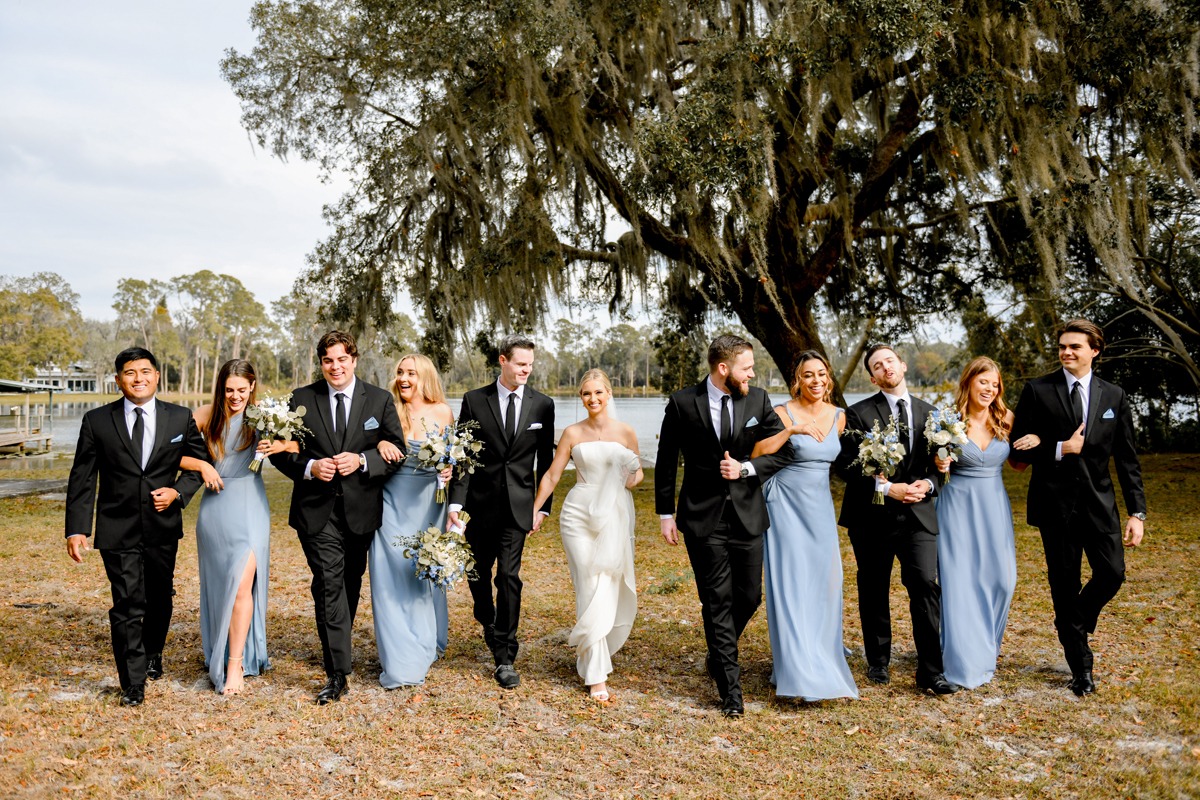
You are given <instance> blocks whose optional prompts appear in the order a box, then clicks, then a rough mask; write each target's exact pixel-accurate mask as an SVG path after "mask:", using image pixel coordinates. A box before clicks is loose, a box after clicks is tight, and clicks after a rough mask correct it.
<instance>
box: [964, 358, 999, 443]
mask: <svg viewBox="0 0 1200 800" xmlns="http://www.w3.org/2000/svg"><path fill="white" fill-rule="evenodd" d="M985 372H994V373H996V384H997V387H996V398H995V399H994V400H992V404H991V405H990V406H988V414H987V430H988V432H989V433H991V434H992V435H993V436H995V437H996V438H997V439H999V440H1000V441H1002V442H1007V441H1008V426H1007V425H1005V418H1006V417H1008V406H1007V405H1005V403H1004V376H1003V375H1001V374H1000V365H999V364H997V363H996V362H995V361H993V360H992V359H990V358H988V357H987V356H976V357H975V358H973V359H971V363H969V364H967V366H966V367H964V368H963V372H962V377H960V378H959V379H958V389H957V390H956V391H955V392H954V406H955V408H957V409H958V415H959V416H960V417H962V418H963V419H964V420H965V419H966V418H967V404H968V402H970V399H971V381H973V380H975V379H976V378H977V377H979V376H980V375H982V374H983V373H985Z"/></svg>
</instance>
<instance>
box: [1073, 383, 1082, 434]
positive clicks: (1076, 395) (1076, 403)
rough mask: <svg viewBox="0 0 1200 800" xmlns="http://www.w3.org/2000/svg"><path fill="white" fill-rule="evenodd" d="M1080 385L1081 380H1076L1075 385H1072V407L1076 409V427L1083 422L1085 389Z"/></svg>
mask: <svg viewBox="0 0 1200 800" xmlns="http://www.w3.org/2000/svg"><path fill="white" fill-rule="evenodd" d="M1079 386H1080V383H1079V381H1075V385H1074V386H1072V387H1071V408H1072V409H1074V411H1075V426H1076V427H1078V426H1080V425H1082V424H1083V390H1082V389H1080V388H1079Z"/></svg>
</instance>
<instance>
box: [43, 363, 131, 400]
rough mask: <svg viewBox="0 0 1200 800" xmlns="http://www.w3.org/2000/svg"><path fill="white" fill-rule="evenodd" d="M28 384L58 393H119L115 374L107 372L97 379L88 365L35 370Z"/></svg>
mask: <svg viewBox="0 0 1200 800" xmlns="http://www.w3.org/2000/svg"><path fill="white" fill-rule="evenodd" d="M26 382H27V383H33V384H37V385H38V386H45V387H46V388H47V389H53V390H54V391H56V392H100V393H103V394H116V393H117V381H116V377H115V376H114V375H113V373H112V372H106V373H105V374H103V375H101V376H100V377H99V378H97V376H96V370H95V369H94V368H93V367H92V365H91V364H87V363H78V364H71V365H69V366H67V367H56V366H49V367H43V368H41V369H38V370H35V371H34V373H33V377H32V378H29V379H27V381H26Z"/></svg>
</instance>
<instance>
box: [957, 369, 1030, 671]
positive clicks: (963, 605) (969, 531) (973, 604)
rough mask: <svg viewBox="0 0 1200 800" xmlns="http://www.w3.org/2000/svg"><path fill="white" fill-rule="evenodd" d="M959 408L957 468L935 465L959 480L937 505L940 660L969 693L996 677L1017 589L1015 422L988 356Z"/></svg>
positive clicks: (964, 388) (969, 377)
mask: <svg viewBox="0 0 1200 800" xmlns="http://www.w3.org/2000/svg"><path fill="white" fill-rule="evenodd" d="M954 404H955V406H956V408H957V409H958V413H959V415H960V416H961V417H962V419H963V421H964V422H965V423H966V426H967V439H968V441H967V443H966V444H964V445H963V447H962V453H961V455H959V457H958V459H957V460H956V461H951V460H949V459H946V460H942V459H935V462H936V463H937V466H938V469H940V470H941V471H942V472H948V473H951V474H952V475H953V476H954V480H952V481H949V482H947V483H946V484H945V485H944V486H943V487H942V488H941V490H940V493H939V495H938V502H937V517H938V531H939V533H938V537H937V544H938V580H939V583H940V584H941V587H942V659H943V661H944V664H945V674H946V680H948V681H950V682H951V683H955V684H958V685H959V686H962V687H965V688H968V689H972V688H974V687H976V686H980V685H982V684H984V683H987V682H988V681H990V680H991V679H992V676H993V675H994V674H995V671H996V659H997V657H998V656H999V655H1000V643H1001V640H1002V639H1003V638H1004V628H1005V626H1006V625H1007V623H1008V606H1009V603H1010V602H1012V596H1013V591H1014V590H1015V589H1016V584H1017V553H1016V547H1015V545H1014V542H1013V522H1012V507H1011V506H1010V505H1009V501H1008V493H1007V491H1005V489H1004V480H1003V478H1002V477H1001V470H1002V469H1003V468H1004V462H1005V460H1007V458H1008V455H1009V453H1010V452H1011V448H1010V446H1009V442H1008V438H1009V437H1008V434H1009V432H1010V431H1011V430H1012V421H1013V414H1012V412H1011V411H1009V410H1008V407H1007V406H1006V405H1005V404H1004V381H1003V379H1002V378H1001V376H1000V366H999V365H998V364H997V363H996V362H995V361H993V360H992V359H990V358H988V357H987V356H978V357H977V358H974V359H972V360H971V362H970V363H969V364H967V366H966V368H964V369H963V372H962V376H961V377H960V378H959V380H958V390H957V391H956V392H955V397H954ZM1019 444H1020V445H1024V444H1025V443H1024V442H1021V443H1019Z"/></svg>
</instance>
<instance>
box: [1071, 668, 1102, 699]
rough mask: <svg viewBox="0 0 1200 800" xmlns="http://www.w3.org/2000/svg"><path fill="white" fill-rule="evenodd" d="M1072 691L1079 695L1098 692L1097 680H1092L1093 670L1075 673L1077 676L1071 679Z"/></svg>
mask: <svg viewBox="0 0 1200 800" xmlns="http://www.w3.org/2000/svg"><path fill="white" fill-rule="evenodd" d="M1071 691H1072V692H1074V693H1075V694H1076V695H1078V696H1079V697H1083V696H1084V695H1085V694H1095V693H1096V682H1095V681H1094V680H1092V671H1091V670H1090V669H1085V670H1082V671H1080V672H1077V673H1075V677H1074V678H1072V679H1071Z"/></svg>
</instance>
